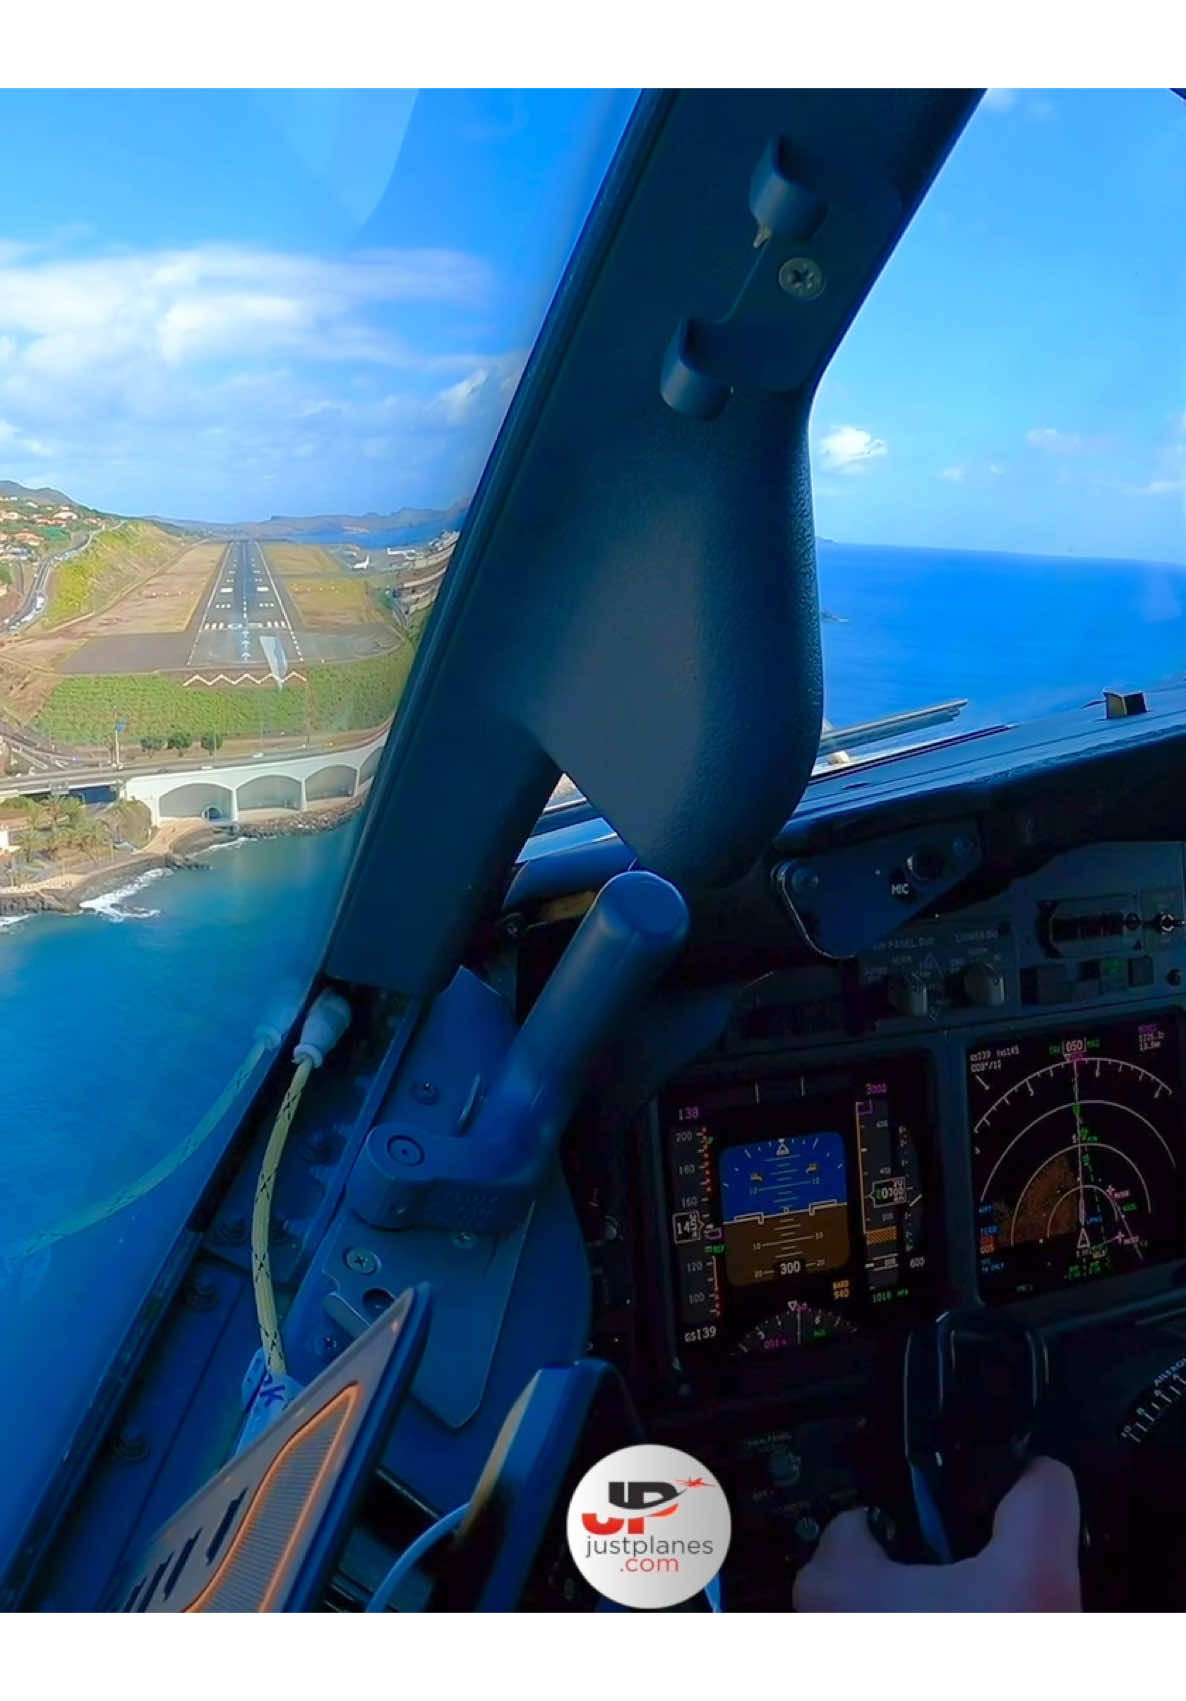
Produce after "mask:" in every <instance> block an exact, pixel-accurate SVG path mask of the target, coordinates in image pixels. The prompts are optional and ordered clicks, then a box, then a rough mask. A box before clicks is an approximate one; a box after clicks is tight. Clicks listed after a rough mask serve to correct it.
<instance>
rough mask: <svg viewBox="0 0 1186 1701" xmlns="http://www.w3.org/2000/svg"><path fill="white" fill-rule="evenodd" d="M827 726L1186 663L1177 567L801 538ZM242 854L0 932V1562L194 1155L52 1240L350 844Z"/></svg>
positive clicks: (310, 935)
mask: <svg viewBox="0 0 1186 1701" xmlns="http://www.w3.org/2000/svg"><path fill="white" fill-rule="evenodd" d="M818 560H819V575H820V597H821V602H822V604H823V606H824V607H825V608H827V609H829V610H830V611H831V612H832V613H834V614H836V615H838V616H840V617H841V619H842V621H843V624H833V623H826V624H825V625H824V627H823V645H824V655H825V676H826V713H827V714H828V716H829V718H830V719H831V720H832V722H833V723H834V724H835V725H838V726H841V725H845V724H850V723H852V722H856V721H864V720H870V719H874V718H876V717H877V716H880V715H887V714H892V713H896V712H900V711H902V710H906V709H912V708H919V707H923V706H927V705H929V704H933V703H938V702H942V701H946V700H948V699H950V698H953V697H967V698H968V699H969V700H970V704H969V708H968V710H967V711H966V712H965V715H964V716H963V718H962V719H961V722H960V723H959V724H960V725H961V726H967V727H973V726H983V725H988V724H991V723H993V722H995V721H996V720H999V719H1003V718H1023V717H1025V716H1027V715H1033V714H1037V713H1040V712H1042V711H1043V710H1047V709H1051V708H1055V707H1059V706H1063V705H1068V704H1073V703H1076V702H1084V701H1087V700H1089V699H1090V698H1093V697H1096V696H1098V694H1099V692H1100V690H1101V688H1103V687H1105V686H1107V687H1117V688H1122V689H1136V688H1139V687H1142V686H1149V685H1151V684H1153V683H1155V682H1156V681H1158V680H1161V679H1164V678H1166V677H1169V676H1172V675H1174V674H1178V673H1181V672H1182V671H1183V670H1186V569H1175V568H1172V567H1163V566H1156V565H1148V564H1142V563H1139V562H1115V561H1085V560H1083V559H1080V558H1075V557H1064V558H1058V559H1049V558H1041V557H1024V556H1006V555H984V554H979V555H971V554H963V555H961V554H958V553H951V552H938V551H925V550H898V549H876V548H857V547H854V546H843V545H837V544H827V543H821V545H820V548H819V552H818ZM358 827H359V823H358V821H357V819H356V820H355V821H354V822H352V823H351V824H349V825H347V826H345V827H343V828H340V829H338V830H337V831H335V832H333V833H328V834H324V835H319V836H314V837H304V836H301V837H293V838H284V839H273V840H265V841H250V842H243V843H240V844H238V845H236V846H234V847H232V848H229V849H225V850H219V851H216V852H214V853H213V854H212V855H211V857H210V864H211V866H210V870H209V872H207V873H201V874H185V873H171V874H160V875H155V876H152V877H147V878H145V879H143V880H140V881H138V882H135V883H132V884H129V885H128V886H127V887H125V888H124V889H123V890H121V891H119V892H116V893H112V894H110V895H109V896H108V897H106V898H102V899H98V900H96V901H95V902H94V903H92V904H90V905H89V906H88V911H89V913H88V914H86V915H85V916H81V917H78V916H75V917H63V918H58V917H42V916H34V917H31V918H28V919H26V920H21V921H14V922H9V923H7V924H5V925H3V926H2V927H0V1043H2V1044H3V1053H2V1056H3V1067H2V1069H0V1362H2V1363H3V1364H4V1367H5V1372H6V1374H5V1376H4V1377H3V1378H2V1379H0V1457H3V1458H4V1459H5V1461H6V1465H7V1468H6V1469H5V1470H3V1471H0V1556H2V1555H3V1553H4V1551H5V1549H6V1548H7V1546H8V1543H9V1542H10V1540H11V1539H12V1537H13V1536H14V1534H15V1533H16V1531H17V1530H18V1529H19V1527H20V1525H21V1523H22V1522H23V1520H24V1519H25V1517H26V1516H27V1515H28V1513H29V1512H30V1510H31V1509H32V1505H33V1503H34V1500H35V1497H36V1494H37V1492H38V1490H39V1488H40V1487H41V1486H42V1484H43V1483H44V1480H45V1478H46V1475H47V1473H48V1471H49V1470H50V1469H51V1468H52V1465H53V1462H54V1460H55V1459H56V1458H57V1457H58V1456H60V1454H61V1452H62V1449H63V1448H64V1447H65V1445H66V1444H67V1442H68V1440H69V1438H70V1435H71V1433H72V1432H73V1430H74V1427H75V1425H76V1423H77V1422H78V1420H79V1418H80V1416H81V1415H82V1409H83V1407H84V1405H85V1399H86V1393H85V1391H86V1389H87V1387H88V1386H89V1385H90V1384H91V1383H93V1381H94V1379H95V1378H96V1377H97V1376H99V1375H100V1374H101V1373H102V1370H103V1368H104V1366H105V1365H106V1364H107V1362H108V1361H109V1359H110V1357H111V1354H112V1352H113V1351H114V1350H115V1348H116V1346H117V1345H118V1342H119V1339H120V1337H121V1336H122V1334H123V1331H124V1328H125V1327H126V1325H127V1323H128V1321H129V1320H130V1318H131V1316H132V1314H133V1313H134V1311H135V1309H136V1306H137V1304H138V1302H139V1299H140V1298H141V1296H142V1295H143V1293H144V1290H145V1288H146V1286H147V1285H148V1283H149V1282H150V1281H151V1279H152V1277H153V1275H154V1274H155V1271H156V1269H157V1268H158V1267H159V1264H160V1261H161V1259H162V1258H163V1257H164V1255H165V1253H166V1252H167V1251H168V1249H169V1246H170V1245H171V1244H172V1241H173V1239H174V1237H175V1235H176V1233H177V1232H178V1230H179V1228H180V1227H181V1225H182V1223H183V1222H184V1220H185V1217H186V1215H187V1211H188V1207H189V1205H190V1203H191V1202H192V1200H193V1198H194V1196H195V1195H196V1193H197V1192H198V1190H199V1188H200V1186H201V1184H202V1182H203V1180H204V1179H205V1176H206V1175H207V1174H208V1173H209V1169H210V1167H211V1164H212V1162H213V1158H214V1156H215V1149H216V1146H217V1144H218V1142H217V1140H212V1141H211V1142H210V1143H209V1145H208V1147H207V1148H205V1149H203V1150H200V1151H198V1152H196V1153H194V1154H193V1155H192V1156H191V1157H189V1158H187V1160H186V1161H185V1163H184V1164H183V1165H182V1166H181V1167H180V1168H178V1169H177V1170H176V1171H175V1172H174V1173H172V1174H171V1175H170V1176H169V1177H168V1179H167V1180H166V1181H165V1182H164V1183H163V1184H162V1185H160V1186H159V1187H157V1188H156V1189H155V1190H154V1191H153V1192H152V1193H151V1194H149V1195H148V1196H146V1197H143V1198H141V1199H139V1200H138V1201H137V1202H136V1203H134V1204H132V1205H129V1206H126V1207H125V1208H123V1209H121V1210H119V1211H117V1212H115V1213H114V1214H112V1215H110V1216H108V1217H106V1218H105V1219H104V1220H103V1221H102V1222H101V1223H98V1224H96V1225H94V1226H92V1227H88V1228H86V1229H83V1230H81V1231H79V1232H76V1233H71V1234H68V1235H66V1236H65V1237H64V1238H60V1239H57V1240H55V1241H53V1243H52V1244H40V1245H34V1246H33V1249H32V1250H30V1245H31V1243H35V1242H36V1241H37V1239H38V1237H39V1236H44V1235H45V1232H46V1231H47V1230H51V1231H52V1229H53V1228H54V1225H55V1224H58V1225H61V1224H63V1223H68V1222H69V1221H70V1220H71V1219H72V1218H74V1219H76V1218H77V1217H78V1216H79V1214H82V1213H85V1212H86V1211H87V1210H88V1209H91V1208H94V1207H95V1206H96V1205H97V1204H99V1203H100V1202H102V1201H105V1200H108V1199H109V1198H110V1197H111V1195H112V1194H113V1193H116V1192H118V1191H120V1190H121V1189H124V1188H128V1187H130V1186H131V1185H132V1184H133V1183H134V1182H135V1181H136V1178H137V1177H138V1176H141V1175H143V1174H144V1173H145V1172H146V1171H148V1170H149V1169H151V1168H152V1166H153V1165H155V1164H158V1163H159V1162H160V1161H161V1160H162V1159H163V1158H165V1157H166V1156H167V1155H168V1154H169V1153H170V1152H171V1151H172V1150H173V1149H174V1148H175V1147H176V1146H177V1144H178V1143H179V1142H180V1141H182V1140H184V1139H185V1137H186V1136H187V1135H188V1134H189V1132H190V1130H191V1129H192V1128H193V1126H194V1125H195V1123H196V1122H197V1121H198V1120H199V1118H200V1117H201V1116H202V1115H203V1113H204V1112H205V1111H206V1110H207V1109H208V1108H209V1106H210V1104H211V1103H212V1102H213V1100H214V1099H215V1098H216V1097H217V1095H218V1093H219V1091H220V1089H221V1088H222V1086H223V1084H224V1083H225V1082H226V1081H227V1080H228V1079H229V1077H230V1076H231V1075H232V1073H233V1072H234V1070H235V1068H236V1067H237V1065H238V1064H239V1062H240V1060H241V1059H242V1057H243V1054H244V1052H245V1051H246V1049H247V1046H248V1044H249V1042H250V1039H251V1036H252V1034H253V1032H254V1030H255V1028H256V1026H257V1025H258V1024H259V1023H261V1022H269V1021H270V1022H273V1023H275V1024H277V1025H282V1024H284V1023H285V1022H287V1021H288V1020H289V1019H290V1018H291V1016H292V1013H293V1011H294V1010H295V1008H296V1006H297V1005H298V1003H299V1002H300V999H301V998H302V996H303V994H304V991H305V989H306V987H307V985H308V982H309V979H310V977H311V975H312V974H313V972H314V970H315V968H316V965H317V962H318V960H319V957H320V953H321V950H322V947H323V944H324V941H325V937H326V934H327V931H328V927H329V923H330V920H331V917H332V914H333V909H334V906H335V903H336V900H337V896H338V893H339V891H340V889H341V885H342V881H343V879H344V877H345V873H346V869H347V866H348V863H349V859H350V856H351V853H352V851H353V848H354V844H355V841H356V838H357V833H358Z"/></svg>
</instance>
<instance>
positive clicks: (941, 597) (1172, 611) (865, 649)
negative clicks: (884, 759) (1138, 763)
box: [817, 543, 1186, 727]
mask: <svg viewBox="0 0 1186 1701" xmlns="http://www.w3.org/2000/svg"><path fill="white" fill-rule="evenodd" d="M817 558H818V567H819V582H820V601H821V604H822V605H823V607H824V608H826V609H828V610H829V612H831V613H833V614H837V615H840V616H841V617H842V619H843V620H844V622H845V624H843V625H833V624H831V623H826V624H825V625H824V626H823V628H822V632H823V645H824V664H825V665H824V675H825V710H824V712H825V714H826V715H827V716H828V718H829V720H831V721H832V723H833V724H834V725H835V726H851V725H853V724H854V723H856V722H860V721H865V720H874V719H876V718H878V717H879V716H882V715H891V714H899V713H901V712H902V711H903V710H906V709H915V708H923V707H926V706H929V705H930V704H932V703H937V702H942V701H945V700H948V699H950V698H953V697H966V698H968V699H970V701H969V706H968V708H967V709H966V710H965V712H964V714H963V716H962V717H961V720H960V722H959V725H960V727H974V726H986V725H990V724H992V723H993V722H995V721H996V720H997V719H999V718H1009V719H1025V718H1027V717H1029V716H1033V715H1037V714H1041V713H1044V712H1046V711H1048V710H1050V709H1054V708H1062V707H1070V706H1072V705H1074V704H1076V703H1082V702H1086V701H1089V700H1091V699H1093V698H1098V696H1099V694H1100V691H1101V690H1103V689H1105V688H1107V689H1120V690H1139V689H1142V688H1146V687H1148V686H1151V685H1153V684H1154V683H1156V682H1157V681H1159V680H1162V679H1164V678H1166V677H1167V676H1168V675H1173V674H1179V673H1181V672H1182V671H1183V670H1186V567H1173V566H1165V565H1160V564H1157V563H1149V562H1140V561H1096V560H1087V559H1084V558H1083V557H1082V556H1072V555H1064V556H1041V555H993V554H987V553H971V552H966V553H960V552H958V551H951V550H944V551H940V550H929V549H919V550H908V549H879V548H874V547H866V546H858V545H855V544H827V543H821V544H820V545H819V547H818V551H817Z"/></svg>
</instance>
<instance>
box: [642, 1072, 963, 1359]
mask: <svg viewBox="0 0 1186 1701" xmlns="http://www.w3.org/2000/svg"><path fill="white" fill-rule="evenodd" d="M928 1070H929V1065H928V1062H927V1060H926V1058H925V1057H922V1056H915V1055H912V1056H897V1057H893V1058H884V1057H883V1058H875V1059H865V1060H860V1061H857V1062H855V1063H852V1064H847V1063H846V1064H845V1065H843V1066H842V1067H837V1068H833V1069H828V1070H821V1071H815V1072H812V1073H809V1074H794V1075H785V1076H779V1077H777V1078H774V1079H762V1080H759V1081H754V1080H746V1081H717V1082H709V1083H703V1084H697V1085H694V1086H688V1087H685V1088H682V1089H676V1090H675V1091H673V1092H672V1093H671V1094H669V1095H668V1096H667V1097H666V1098H665V1099H664V1100H663V1101H662V1103H661V1106H660V1115H661V1122H662V1140H663V1155H664V1167H665V1171H666V1180H667V1187H668V1200H667V1205H668V1223H667V1234H668V1239H669V1242H670V1249H671V1257H672V1260H673V1265H674V1273H675V1293H676V1309H677V1318H676V1339H677V1342H678V1344H679V1351H680V1356H681V1358H682V1359H683V1360H684V1361H685V1362H687V1363H689V1364H690V1363H692V1362H693V1361H695V1360H696V1359H699V1358H701V1357H719V1356H723V1357H729V1356H735V1357H739V1358H747V1357H759V1356H765V1355H766V1354H770V1353H782V1352H790V1351H794V1350H796V1349H799V1348H804V1347H810V1346H816V1345H819V1344H821V1343H825V1342H828V1341H831V1340H839V1339H843V1338H846V1337H850V1336H854V1335H857V1334H862V1333H865V1332H866V1331H869V1330H871V1329H875V1328H878V1327H882V1326H885V1325H887V1324H889V1323H891V1322H892V1321H893V1320H894V1319H898V1318H905V1317H913V1316H915V1315H917V1314H918V1313H919V1312H920V1311H925V1310H926V1309H927V1307H928V1303H929V1301H930V1299H931V1296H932V1293H933V1281H932V1273H931V1268H930V1265H931V1259H930V1254H929V1251H928V1242H927V1220H926V1219H927V1208H928V1205H929V1204H930V1203H931V1199H930V1197H929V1195H930V1192H931V1188H932V1181H931V1175H930V1150H931V1148H930V1143H929V1140H928V1125H929V1112H928V1105H929V1099H930V1082H929V1073H928Z"/></svg>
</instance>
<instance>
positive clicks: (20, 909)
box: [0, 788, 369, 917]
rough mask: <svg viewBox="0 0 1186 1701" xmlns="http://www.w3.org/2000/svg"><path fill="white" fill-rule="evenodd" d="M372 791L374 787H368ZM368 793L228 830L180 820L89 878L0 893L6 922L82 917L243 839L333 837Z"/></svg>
mask: <svg viewBox="0 0 1186 1701" xmlns="http://www.w3.org/2000/svg"><path fill="white" fill-rule="evenodd" d="M368 790H369V788H368ZM367 795H368V793H367V792H364V793H363V794H362V795H361V796H356V797H348V798H342V799H340V800H338V801H336V802H335V803H332V804H327V805H325V806H323V807H322V808H319V809H310V810H306V811H303V812H298V811H294V810H291V809H286V810H271V811H265V810H259V811H252V812H251V814H250V815H248V816H246V817H244V818H243V819H242V820H240V821H238V822H236V823H235V824H233V825H231V824H228V825H226V826H218V827H215V826H212V825H210V824H208V823H206V822H203V821H197V820H195V821H192V822H183V821H174V822H170V823H168V825H167V827H165V828H163V829H158V830H157V832H156V833H154V834H153V837H152V838H151V839H150V840H149V841H148V843H147V844H146V845H145V846H144V847H143V849H142V850H138V851H132V852H129V853H128V854H127V855H125V856H122V857H121V858H120V859H119V860H118V861H116V862H112V863H111V864H110V865H109V866H108V867H106V868H101V869H92V870H91V871H90V872H89V873H87V874H70V873H68V872H66V873H62V874H51V875H47V877H46V878H45V879H44V880H39V881H34V882H30V883H29V884H28V885H27V886H14V887H12V888H10V889H8V890H5V891H0V917H6V916H28V915H80V914H82V912H83V905H84V904H87V903H90V902H91V901H92V900H93V899H95V898H102V897H104V896H106V894H107V893H109V892H114V891H117V890H118V889H119V888H120V887H121V886H126V885H127V884H128V882H129V881H132V880H139V879H140V878H141V877H142V876H143V875H145V874H150V873H153V872H155V871H156V870H157V869H164V870H168V871H170V872H172V871H175V870H176V871H189V872H198V871H200V870H204V869H206V868H208V867H209V864H208V863H206V862H203V861H202V860H201V857H202V853H203V852H204V851H208V850H212V849H213V848H214V847H215V846H217V845H229V844H234V843H235V842H236V841H237V840H239V839H276V838H286V837H290V836H292V835H295V834H302V833H328V832H332V831H333V830H334V828H336V827H340V826H342V825H343V824H344V823H345V822H346V821H348V820H350V819H351V818H352V817H353V816H354V815H357V814H358V812H359V811H360V810H361V809H362V808H363V807H364V805H365V803H366V800H367Z"/></svg>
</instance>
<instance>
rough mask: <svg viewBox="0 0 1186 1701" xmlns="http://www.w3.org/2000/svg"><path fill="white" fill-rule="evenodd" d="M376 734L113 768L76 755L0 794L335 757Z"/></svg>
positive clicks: (12, 782)
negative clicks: (229, 754) (292, 759)
mask: <svg viewBox="0 0 1186 1701" xmlns="http://www.w3.org/2000/svg"><path fill="white" fill-rule="evenodd" d="M375 736H376V734H375V732H365V731H363V732H345V733H342V732H339V733H331V734H329V735H328V736H323V737H320V738H312V739H310V740H309V742H308V743H302V744H296V743H293V744H291V745H286V746H284V747H282V748H276V747H271V748H269V749H267V750H261V751H258V752H256V753H254V754H253V755H250V756H245V755H242V754H239V755H234V756H224V755H215V756H208V755H206V753H205V752H204V751H203V752H202V758H201V760H197V759H192V760H186V759H184V758H183V759H182V760H180V761H177V762H162V761H161V760H160V758H159V757H152V756H145V757H142V758H140V759H139V760H136V761H132V762H121V764H120V766H119V767H118V768H113V767H112V766H111V764H110V763H97V762H96V761H95V760H94V758H93V757H92V758H84V757H75V758H74V760H73V761H71V762H69V763H67V762H65V761H61V760H60V759H59V760H58V761H57V762H56V764H55V766H53V767H49V766H45V767H43V768H42V769H41V770H40V771H39V772H38V773H35V774H12V775H9V776H3V777H0V797H3V796H9V795H11V794H12V793H13V792H38V793H40V792H42V791H47V790H51V789H56V788H58V787H60V788H61V789H62V790H66V789H69V788H72V787H77V786H108V785H115V784H117V783H118V782H119V781H120V780H125V779H130V778H133V777H134V776H136V775H141V776H143V775H146V774H177V775H185V774H202V773H217V771H218V769H219V768H244V767H249V766H251V765H252V764H253V763H255V762H262V763H267V762H272V763H273V764H275V765H278V766H281V767H282V766H283V765H284V762H285V759H286V758H290V757H307V756H334V755H338V754H340V753H341V752H342V751H344V750H357V749H360V748H362V747H364V746H365V745H367V744H368V743H369V742H370V741H371V740H372V739H373V738H375ZM43 760H44V758H43ZM263 771H266V769H265V770H263Z"/></svg>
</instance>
